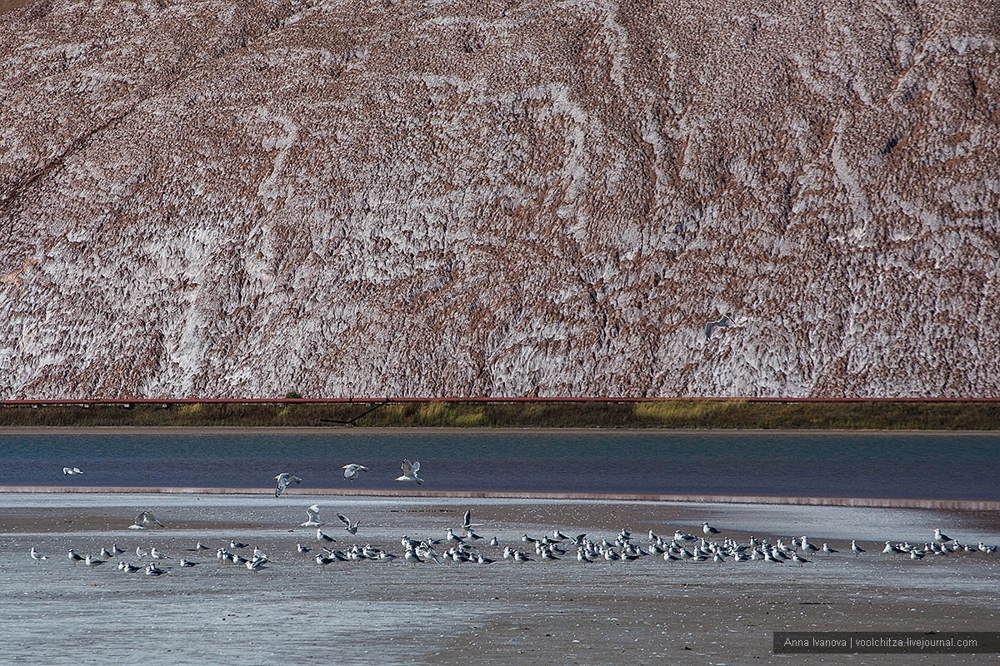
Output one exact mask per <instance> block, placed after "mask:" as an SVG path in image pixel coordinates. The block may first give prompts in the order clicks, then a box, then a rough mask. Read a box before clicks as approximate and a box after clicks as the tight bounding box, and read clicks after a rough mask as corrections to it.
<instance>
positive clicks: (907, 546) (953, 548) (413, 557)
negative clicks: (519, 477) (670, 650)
mask: <svg viewBox="0 0 1000 666" xmlns="http://www.w3.org/2000/svg"><path fill="white" fill-rule="evenodd" d="M412 471H413V474H414V475H415V474H416V471H417V465H416V463H414V465H413V466H412ZM306 515H307V520H306V521H305V522H303V523H300V525H299V527H315V528H316V543H315V544H314V545H313V546H310V545H307V544H303V543H298V544H296V550H297V553H298V557H303V556H305V557H309V558H311V559H312V560H314V561H315V562H316V564H318V565H321V566H324V567H325V566H327V565H329V564H332V563H334V562H348V561H362V560H371V561H379V562H392V561H394V560H397V559H399V557H400V556H399V555H396V554H394V553H392V552H390V551H389V550H387V549H386V548H384V547H382V546H374V545H372V544H366V545H364V546H362V545H360V544H358V543H354V544H352V545H350V546H343V547H337V545H336V544H337V540H336V539H335V538H334V537H332V536H330V535H329V534H327V533H326V532H324V531H323V522H322V521H321V520H320V507H319V505H317V504H314V505H312V506H310V507H308V508H307V509H306ZM336 515H337V519H338V520H339V521H340V522H341V523H342V524H343V529H344V531H345V532H347V533H348V534H349V535H350V536H351V537H352V538H353V537H357V535H358V531H359V525H360V524H361V523H360V521H357V520H352V519H351V518H349V517H347V516H345V515H344V514H342V513H338V514H336ZM480 526H481V524H479V523H473V522H472V512H471V510H467V511H466V512H465V514H464V517H463V520H462V523H461V525H457V526H456V527H448V528H446V530H445V534H444V536H442V537H440V538H425V539H414V538H411V537H410V536H408V535H403V536H402V537H401V538H400V541H399V543H400V545H401V547H402V553H403V554H402V559H403V560H405V561H406V562H408V563H410V565H411V566H412V567H416V566H417V565H420V564H427V563H434V564H439V565H440V564H444V563H446V562H454V563H465V562H469V563H476V564H491V563H493V562H495V561H497V560H499V559H503V560H510V561H512V562H518V563H525V562H533V561H538V562H554V561H558V560H563V559H569V560H572V559H575V560H576V561H577V562H580V563H594V562H606V563H608V564H612V563H614V562H618V561H620V562H634V561H636V560H639V559H642V558H662V559H663V560H665V561H667V562H678V561H691V562H707V561H711V562H715V563H723V562H727V561H735V562H750V561H758V562H766V563H770V564H776V565H781V564H785V563H791V564H794V565H798V566H802V565H805V564H809V563H810V562H816V561H818V559H820V558H824V557H830V556H833V555H836V554H837V553H839V552H840V551H839V550H837V549H835V548H832V547H830V545H829V544H828V543H823V544H822V545H820V546H818V545H816V544H815V543H813V542H811V541H809V538H808V537H807V536H801V537H793V538H791V539H789V540H788V543H785V542H784V540H783V539H777V540H776V541H775V543H770V542H768V541H767V540H758V539H757V538H755V537H752V536H751V537H750V538H749V540H748V541H746V542H741V541H739V540H737V539H735V538H732V537H728V536H726V537H722V538H720V537H719V535H720V534H721V531H720V530H719V529H717V528H715V527H713V526H712V525H710V524H709V523H707V522H706V523H702V530H701V532H702V534H701V535H698V536H696V535H694V534H688V533H685V532H682V531H681V530H677V531H675V532H674V534H673V536H670V537H664V536H659V535H657V534H655V533H654V532H653V531H650V532H649V534H648V540H647V541H646V542H645V543H640V541H641V539H636V538H634V537H633V536H632V534H631V533H630V532H629V531H628V530H627V529H622V530H621V531H620V532H618V533H617V534H616V535H614V536H613V538H612V539H611V540H609V539H608V538H601V539H591V538H588V535H587V534H585V533H584V534H577V535H576V536H567V535H566V534H564V533H563V532H562V531H560V530H559V529H556V530H553V532H552V534H551V536H549V535H542V536H529V535H528V534H527V533H525V534H523V535H522V536H521V538H520V539H519V540H518V541H517V542H515V543H513V544H506V545H504V544H501V543H500V540H499V539H498V537H496V536H494V537H492V538H489V539H487V538H485V537H483V536H481V535H479V534H477V532H476V530H475V529H474V528H477V527H480ZM154 527H159V528H163V527H164V525H163V523H161V522H160V521H159V520H157V519H156V517H155V516H154V515H153V514H152V513H151V512H149V511H143V512H141V513H140V514H138V515H137V516H136V518H135V520H134V521H133V524H132V525H130V526H129V529H140V530H145V529H149V528H154ZM250 548H251V546H250V544H249V543H244V542H241V541H237V540H230V541H228V542H227V543H225V544H224V545H222V546H218V547H213V546H209V545H206V544H204V543H202V542H200V541H199V542H198V543H197V544H196V545H195V546H194V547H193V548H191V549H189V551H190V552H193V553H196V554H205V553H206V552H207V551H212V550H214V551H215V556H216V558H217V559H218V561H219V562H220V563H222V564H232V565H237V566H241V567H245V568H246V569H247V570H249V571H251V572H254V573H256V572H258V571H261V570H263V569H266V568H268V566H269V565H270V564H271V560H270V558H268V556H267V555H266V554H265V553H264V551H263V550H261V549H260V548H259V547H253V548H252V551H251V550H250ZM314 550H315V551H316V552H314ZM996 550H997V547H996V546H988V545H986V544H984V543H982V542H980V543H978V544H976V545H973V544H962V543H959V542H957V541H955V540H954V539H952V538H951V537H949V536H947V535H946V534H944V533H943V532H942V531H941V530H935V531H934V536H933V539H931V540H928V541H927V542H926V543H921V544H911V543H909V542H902V543H893V542H891V541H886V542H885V547H884V548H883V549H882V550H881V554H885V555H890V556H896V557H907V558H909V559H912V560H919V559H922V558H924V557H926V556H946V555H951V554H955V553H984V554H994V553H996ZM574 551H575V557H574V555H573V553H574ZM850 551H851V554H852V555H853V556H854V557H858V556H860V555H862V554H864V553H866V552H867V551H866V550H865V549H864V548H862V547H861V546H860V545H859V544H858V543H857V541H856V540H853V541H851V546H850ZM126 552H127V551H126V550H125V549H124V548H120V547H119V546H118V544H117V543H115V544H113V545H112V547H111V548H110V549H108V548H102V549H101V551H100V552H99V553H98V554H97V555H81V554H80V553H77V552H76V550H75V549H73V548H70V549H69V551H68V554H67V557H68V559H69V560H70V561H71V562H72V563H73V564H76V563H78V562H83V563H84V564H85V565H86V566H88V567H97V566H101V565H104V564H107V563H108V562H110V561H111V560H112V559H115V558H118V559H119V561H118V564H117V566H118V569H120V570H121V571H123V572H126V573H136V572H138V571H145V573H146V575H149V576H161V575H163V574H165V573H167V572H168V571H170V570H171V568H172V567H171V566H170V565H169V564H168V562H172V561H173V558H172V557H171V556H169V555H167V554H166V553H165V552H163V551H160V550H158V549H157V548H156V547H150V548H149V549H148V550H146V549H143V548H142V547H141V546H137V547H136V548H135V557H136V559H135V561H132V562H129V561H125V559H122V558H120V556H121V555H124V554H125V553H126ZM873 552H875V553H878V550H877V549H876V550H874V551H873ZM844 555H846V553H844ZM30 556H31V558H32V559H33V560H36V561H45V560H48V559H49V558H48V557H47V556H46V555H43V554H42V553H41V552H39V551H38V550H37V549H36V548H35V547H32V548H31V550H30ZM188 557H194V556H186V557H182V558H180V559H178V560H177V565H178V566H180V567H184V568H189V567H194V566H197V565H198V564H200V562H197V561H195V560H193V559H188ZM147 558H148V561H147Z"/></svg>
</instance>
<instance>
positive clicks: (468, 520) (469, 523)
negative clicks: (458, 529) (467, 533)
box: [462, 509, 482, 530]
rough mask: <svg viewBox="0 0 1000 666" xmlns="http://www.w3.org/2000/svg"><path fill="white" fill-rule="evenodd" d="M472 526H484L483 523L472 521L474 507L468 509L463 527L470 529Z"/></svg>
mask: <svg viewBox="0 0 1000 666" xmlns="http://www.w3.org/2000/svg"><path fill="white" fill-rule="evenodd" d="M470 527H482V523H474V522H472V509H467V510H466V512H465V517H464V518H462V529H463V530H468V529H469V528H470Z"/></svg>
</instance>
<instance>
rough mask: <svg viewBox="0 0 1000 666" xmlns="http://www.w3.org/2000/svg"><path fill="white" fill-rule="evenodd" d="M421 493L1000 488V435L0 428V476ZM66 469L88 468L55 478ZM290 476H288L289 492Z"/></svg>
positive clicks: (831, 493)
mask: <svg viewBox="0 0 1000 666" xmlns="http://www.w3.org/2000/svg"><path fill="white" fill-rule="evenodd" d="M404 457H406V458H409V459H410V460H419V461H420V463H421V469H420V476H421V477H422V478H423V479H424V480H425V481H426V483H425V484H424V485H423V486H422V488H423V489H427V490H458V491H532V492H601V493H663V494H688V493H710V494H727V495H729V494H731V495H775V496H816V497H871V498H928V499H978V500H998V499H1000V483H998V479H997V472H998V470H1000V435H998V434H992V433H988V434H979V433H969V434H964V433H963V434H952V433H912V432H908V433H884V432H879V433H845V432H832V433H831V432H760V431H736V432H734V431H708V432H676V431H670V432H663V431H593V432H591V431H520V430H495V431H494V430H489V431H477V430H440V431H428V430H419V431H409V430H399V431H389V430H380V431H365V430H336V431H329V432H315V431H308V432H303V431H290V432H280V431H274V430H268V431H244V432H233V431H225V432H204V431H199V432H190V431H189V432H177V433H162V432H157V433H154V434H150V433H136V432H134V431H132V432H130V431H125V430H123V431H107V430H101V431H93V432H89V431H88V432H79V431H76V432H73V433H64V434H61V433H59V432H52V433H44V434H21V433H0V469H2V470H3V473H4V474H3V478H4V480H3V482H2V484H3V485H39V486H48V485H81V486H125V487H144V486H164V487H222V488H252V487H269V486H273V481H272V479H273V477H274V475H275V474H277V473H278V472H282V471H288V472H291V473H293V474H297V475H299V476H301V477H302V478H303V479H304V483H303V485H302V487H303V488H306V487H309V488H341V487H346V486H348V485H349V484H348V482H347V481H345V480H344V478H343V473H342V470H341V467H342V466H343V465H344V464H346V463H348V462H357V463H361V464H364V465H367V466H368V467H369V469H370V470H371V471H370V472H369V473H368V474H362V475H361V476H360V477H359V479H358V480H357V481H355V482H353V483H352V484H350V485H351V486H352V487H356V488H359V489H361V488H366V489H373V490H377V489H385V488H401V487H413V486H412V485H406V486H404V484H402V483H397V482H395V481H394V480H393V479H394V478H395V477H396V476H398V475H399V463H400V461H401V460H402V459H403V458H404ZM64 466H69V467H79V468H81V469H82V470H83V471H84V474H83V475H78V476H64V475H63V473H62V468H63V467H64ZM294 487H295V486H293V489H294Z"/></svg>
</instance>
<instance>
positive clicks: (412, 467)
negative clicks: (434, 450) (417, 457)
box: [396, 458, 424, 485]
mask: <svg viewBox="0 0 1000 666" xmlns="http://www.w3.org/2000/svg"><path fill="white" fill-rule="evenodd" d="M399 467H400V469H402V470H403V475H402V476H400V477H397V478H396V480H397V481H416V482H417V485H420V484H421V483H423V482H424V480H423V479H421V478H420V477H419V476H417V472H419V471H420V461H414V462H412V463H411V462H410V461H409V460H408V459H406V458H403V463H402V464H401V465H400V466H399Z"/></svg>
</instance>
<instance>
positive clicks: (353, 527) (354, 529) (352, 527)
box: [337, 513, 358, 534]
mask: <svg viewBox="0 0 1000 666" xmlns="http://www.w3.org/2000/svg"><path fill="white" fill-rule="evenodd" d="M337 518H340V522H342V523H344V524H345V525H347V527H345V528H344V529H345V530H347V531H348V532H350V533H351V534H357V533H358V522H357V521H356V522H353V523H352V522H351V519H350V518H348V517H347V516H345V515H344V514H342V513H338V514H337Z"/></svg>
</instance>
